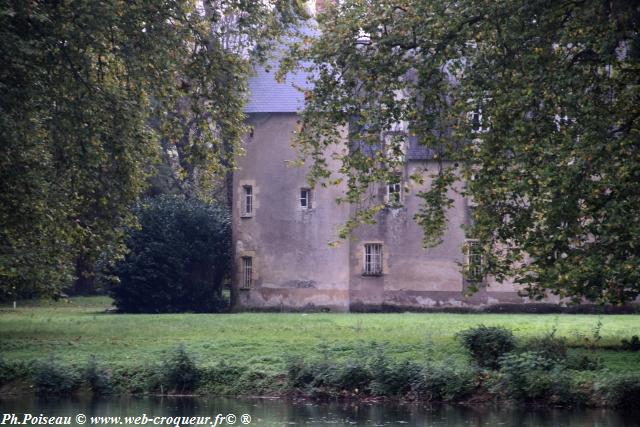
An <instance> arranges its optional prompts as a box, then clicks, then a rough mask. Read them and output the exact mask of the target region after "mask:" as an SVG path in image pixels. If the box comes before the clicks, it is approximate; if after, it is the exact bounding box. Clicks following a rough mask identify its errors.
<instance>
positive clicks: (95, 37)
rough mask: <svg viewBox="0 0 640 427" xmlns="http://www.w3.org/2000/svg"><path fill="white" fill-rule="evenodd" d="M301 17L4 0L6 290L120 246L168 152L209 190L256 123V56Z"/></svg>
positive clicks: (246, 10)
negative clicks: (250, 98) (250, 103)
mask: <svg viewBox="0 0 640 427" xmlns="http://www.w3.org/2000/svg"><path fill="white" fill-rule="evenodd" d="M202 12H204V13H202ZM302 15H304V13H303V9H302V7H301V4H300V3H299V2H298V1H294V0H269V1H264V2H262V1H260V2H254V1H242V2H237V1H227V0H221V1H209V0H206V1H204V2H200V1H195V0H132V1H127V2H96V1H93V0H77V1H73V2H64V1H63V2H61V1H54V2H46V1H29V2H25V1H21V0H10V1H6V2H3V3H2V5H1V6H0V41H1V43H2V46H3V49H2V51H1V52H0V63H2V67H1V69H0V82H2V83H0V87H1V88H2V94H3V95H2V98H1V99H0V299H2V300H6V299H14V298H16V297H31V296H33V295H39V294H45V295H52V294H56V293H57V292H59V291H60V289H61V288H63V287H64V286H65V285H69V284H70V283H71V281H72V279H73V277H74V275H80V274H84V273H93V272H92V271H91V270H92V265H93V264H94V263H95V262H96V260H97V259H98V257H99V256H101V255H103V256H105V257H106V258H107V259H108V260H109V262H112V261H114V260H116V259H118V258H120V257H121V256H122V255H123V254H124V252H125V248H124V246H123V245H122V239H123V237H124V236H123V231H124V229H125V228H126V227H128V226H131V225H133V224H134V223H135V219H134V216H133V215H132V213H131V212H130V209H131V206H132V205H133V204H134V202H135V201H136V200H137V198H138V197H139V195H140V194H141V192H142V191H143V190H144V188H145V186H146V182H147V178H148V176H149V174H151V173H153V171H154V165H155V163H156V162H158V161H160V160H162V161H163V162H164V163H165V164H167V165H171V168H172V175H173V179H174V181H176V182H177V183H178V184H179V187H180V189H181V191H183V192H185V193H188V194H190V195H192V196H193V197H199V198H203V199H207V200H208V199H210V194H211V193H210V190H211V187H212V186H215V184H216V183H217V182H218V181H219V180H220V177H221V176H223V175H224V173H225V171H227V170H230V168H232V167H233V163H234V161H233V156H234V155H235V154H236V153H237V152H238V151H239V145H240V141H241V136H242V134H243V133H244V132H245V130H246V128H245V124H244V113H243V106H244V103H245V101H246V89H247V78H248V76H249V74H250V73H251V71H252V69H251V62H252V61H253V60H254V59H256V58H264V57H265V56H266V55H267V53H268V51H269V49H270V47H272V46H273V44H274V42H276V41H277V37H278V36H279V35H281V34H282V33H283V32H284V31H285V30H286V29H287V28H288V27H289V24H291V23H292V22H295V21H296V20H297V18H298V17H300V16H302ZM237 16H242V19H232V18H231V17H237ZM77 260H78V261H80V263H79V265H76V261H77ZM87 269H89V271H86V270H87Z"/></svg>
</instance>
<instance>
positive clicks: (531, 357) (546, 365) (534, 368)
mask: <svg viewBox="0 0 640 427" xmlns="http://www.w3.org/2000/svg"><path fill="white" fill-rule="evenodd" d="M500 364H501V367H500V371H499V373H498V375H497V377H496V379H495V382H494V384H493V387H492V388H493V390H492V391H493V392H494V393H496V394H498V395H501V396H502V397H504V398H506V399H509V400H517V401H525V402H536V403H549V404H554V405H577V404H581V403H584V402H585V401H586V400H587V395H586V394H585V393H584V392H583V391H582V390H581V389H580V388H578V387H574V386H573V383H572V379H571V376H570V375H569V374H568V373H567V372H566V371H565V370H564V366H563V365H561V364H558V363H556V362H555V361H553V360H550V359H548V358H546V357H545V356H544V355H543V354H542V353H538V352H523V353H513V354H508V355H505V356H503V357H502V358H501V359H500Z"/></svg>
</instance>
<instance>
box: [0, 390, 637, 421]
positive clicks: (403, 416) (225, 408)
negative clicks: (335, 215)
mask: <svg viewBox="0 0 640 427" xmlns="http://www.w3.org/2000/svg"><path fill="white" fill-rule="evenodd" d="M0 409H1V411H0V412H2V414H3V415H2V417H1V418H0V425H11V424H9V422H10V420H9V419H8V415H7V414H16V418H14V420H16V419H17V420H18V421H20V422H22V421H24V420H25V419H24V417H25V415H24V414H30V415H32V416H34V417H37V416H40V414H42V415H44V416H45V417H51V416H66V417H71V423H70V425H76V426H77V425H86V426H89V425H102V426H105V425H114V424H115V425H136V424H135V423H134V422H132V421H131V420H129V422H127V420H125V419H124V417H125V416H132V417H142V416H143V414H146V417H147V419H148V422H147V423H146V424H142V423H141V420H139V422H138V424H137V425H147V426H153V425H164V426H168V425H171V426H175V423H173V424H169V423H168V422H167V421H169V420H166V419H165V420H162V419H161V418H160V417H178V416H180V417H207V416H208V417H210V420H208V422H206V423H203V424H200V425H204V426H207V427H210V426H211V425H214V422H215V418H216V415H218V414H220V415H221V416H228V415H229V414H233V415H234V416H235V420H234V419H233V417H231V418H229V419H228V420H226V421H235V422H234V423H233V424H230V422H223V421H222V420H221V418H220V417H218V423H217V426H216V427H220V426H229V425H234V426H244V425H250V426H425V427H427V426H433V427H462V426H465V427H467V426H469V427H489V426H500V427H636V426H637V427H640V414H637V413H636V414H630V413H624V412H616V411H611V410H604V409H579V410H568V409H544V410H543V409H531V408H507V407H496V406H483V407H461V406H448V405H439V406H424V405H398V404H380V403H376V404H362V403H360V404H350V403H327V404H317V403H309V402H291V401H286V400H271V399H226V398H192V397H144V398H137V397H127V398H121V397H114V398H105V399H98V400H83V399H74V398H65V399H41V398H35V397H23V398H12V399H1V398H0ZM79 414H81V417H80V418H81V419H82V416H84V417H85V418H84V420H85V423H84V424H79V423H78V422H76V417H77V416H78V415H79ZM245 414H246V415H249V416H250V417H251V419H250V421H249V418H248V417H246V416H244V417H243V415H245ZM96 416H111V417H123V418H121V419H120V420H117V419H116V420H115V421H114V420H113V419H112V420H111V422H110V423H108V424H107V423H100V424H96V423H94V424H92V423H91V417H96ZM154 417H158V418H156V419H155V421H156V422H158V423H159V424H154V421H153V419H154ZM3 420H4V421H5V422H4V423H3V422H2V421H3ZM201 421H204V420H201ZM13 425H16V424H13ZM26 425H34V424H32V422H30V421H28V422H27V423H26ZM180 425H181V426H182V425H185V424H182V423H181V424H180Z"/></svg>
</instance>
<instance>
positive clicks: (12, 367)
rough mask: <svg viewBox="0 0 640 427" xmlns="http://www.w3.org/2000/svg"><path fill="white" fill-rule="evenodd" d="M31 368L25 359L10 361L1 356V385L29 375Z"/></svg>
mask: <svg viewBox="0 0 640 427" xmlns="http://www.w3.org/2000/svg"><path fill="white" fill-rule="evenodd" d="M30 370H31V368H30V367H29V364H27V363H25V362H23V361H15V362H9V361H7V360H5V359H4V358H2V357H1V356H0V386H2V385H4V384H7V383H10V382H11V381H14V380H17V379H19V378H23V377H26V376H28V375H29V372H30Z"/></svg>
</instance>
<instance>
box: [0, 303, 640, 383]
mask: <svg viewBox="0 0 640 427" xmlns="http://www.w3.org/2000/svg"><path fill="white" fill-rule="evenodd" d="M109 305H110V301H109V300H108V299H107V298H100V297H99V298H76V299H72V300H70V301H68V302H66V301H60V302H43V303H31V304H19V307H18V309H17V310H13V309H12V308H11V307H3V308H2V309H1V310H0V342H2V351H1V354H0V357H1V358H2V360H4V363H5V364H7V363H9V364H11V363H16V362H20V363H23V364H26V365H30V364H33V363H34V362H35V361H39V360H40V361H41V360H44V359H46V358H48V357H49V356H50V355H54V356H55V358H56V359H57V360H58V361H59V362H60V363H62V364H66V365H69V366H76V367H77V368H78V369H81V367H82V366H85V365H86V364H87V361H88V360H89V358H90V357H91V355H95V356H96V357H97V359H98V361H99V363H100V364H101V365H102V366H105V367H108V369H109V370H111V371H112V372H113V373H114V375H113V376H114V378H119V379H120V380H119V381H120V382H121V383H122V385H123V387H124V391H148V388H149V387H148V385H145V384H144V378H146V377H149V375H150V374H149V372H151V371H153V370H154V369H156V368H157V365H158V363H159V361H161V360H165V359H166V358H167V355H168V354H170V353H171V351H173V350H175V348H176V346H177V345H179V344H184V346H185V348H186V349H187V351H188V352H189V354H190V355H192V356H193V358H194V360H195V363H196V364H197V365H198V366H199V367H201V368H202V369H205V370H206V372H207V374H206V375H205V376H208V378H209V381H208V383H209V384H208V385H207V386H206V387H204V391H205V392H213V393H232V394H253V393H270V392H274V393H278V392H282V391H283V390H284V389H286V388H287V387H289V386H290V384H287V371H288V369H289V368H290V361H291V358H292V357H298V359H302V360H305V361H310V362H305V363H307V364H309V363H310V364H313V363H315V361H318V360H320V361H322V360H324V361H330V363H331V364H333V365H335V366H338V365H343V364H346V363H348V362H349V361H352V360H362V359H363V357H364V356H366V355H368V354H371V352H375V351H378V350H375V349H380V348H382V349H384V353H385V357H386V358H388V360H389V363H391V364H394V363H403V362H406V361H411V362H413V363H416V364H419V365H421V366H425V365H428V364H436V365H442V366H445V365H446V366H448V367H451V368H454V369H467V368H468V367H469V366H471V365H472V364H473V363H472V361H471V360H470V359H469V357H468V355H467V354H466V352H465V351H464V349H463V348H462V347H461V345H460V342H459V340H457V339H456V334H457V333H458V332H459V331H461V330H464V329H467V328H469V327H473V326H476V325H478V324H485V325H492V326H504V327H506V328H508V329H510V330H512V331H513V333H514V334H515V336H516V337H517V339H518V341H519V342H521V343H523V344H524V343H526V341H527V340H528V339H529V338H532V337H536V336H542V335H545V334H547V333H549V332H550V331H551V330H556V336H557V337H563V338H566V342H567V345H568V347H569V356H571V357H574V358H579V357H582V355H587V356H589V357H592V358H597V359H598V360H599V361H600V364H601V366H600V369H599V370H598V371H597V373H595V372H594V371H586V372H577V373H575V375H573V376H574V377H576V378H577V377H580V378H583V379H585V380H589V379H593V378H595V377H603V376H615V375H618V374H624V375H628V374H633V373H637V374H639V375H640V352H630V351H622V349H621V348H620V346H621V340H623V339H629V338H630V337H631V336H632V335H638V334H639V333H640V316H638V315H608V316H596V315H533V314H532V315H528V314H449V313H430V314H412V313H402V314H329V313H327V314H324V313H317V314H315V313H314V314H299V313H296V314H293V313H291V314H286V313H283V314H276V313H240V314H222V315H208V314H176V315H121V314H108V313H105V309H107V308H108V307H109ZM220 366H222V368H220ZM26 369H30V368H26ZM145 388H147V390H145Z"/></svg>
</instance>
